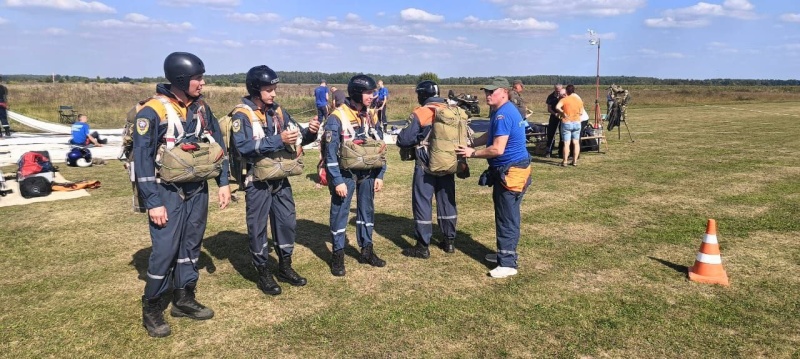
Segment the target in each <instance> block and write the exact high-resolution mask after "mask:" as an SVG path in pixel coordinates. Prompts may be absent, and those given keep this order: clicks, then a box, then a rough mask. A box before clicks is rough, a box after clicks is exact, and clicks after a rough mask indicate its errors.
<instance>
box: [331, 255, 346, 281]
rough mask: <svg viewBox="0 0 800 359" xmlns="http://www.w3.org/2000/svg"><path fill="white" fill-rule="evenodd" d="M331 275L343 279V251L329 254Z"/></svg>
mask: <svg viewBox="0 0 800 359" xmlns="http://www.w3.org/2000/svg"><path fill="white" fill-rule="evenodd" d="M331 274H333V275H335V276H337V277H344V274H345V269H344V249H340V250H338V251H334V252H333V253H332V254H331Z"/></svg>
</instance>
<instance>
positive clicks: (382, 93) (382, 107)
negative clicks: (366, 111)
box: [375, 80, 389, 132]
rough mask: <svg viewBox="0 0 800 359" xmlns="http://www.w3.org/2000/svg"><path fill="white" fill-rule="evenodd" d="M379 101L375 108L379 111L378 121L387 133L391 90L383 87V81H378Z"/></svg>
mask: <svg viewBox="0 0 800 359" xmlns="http://www.w3.org/2000/svg"><path fill="white" fill-rule="evenodd" d="M377 100H378V101H376V102H375V106H376V108H377V109H378V121H380V123H381V124H382V126H383V132H386V126H387V124H388V121H387V120H386V102H388V101H389V89H387V88H386V87H383V80H378V98H377Z"/></svg>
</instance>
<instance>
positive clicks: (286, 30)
mask: <svg viewBox="0 0 800 359" xmlns="http://www.w3.org/2000/svg"><path fill="white" fill-rule="evenodd" d="M280 32H281V33H282V34H285V35H290V36H299V37H307V38H320V37H333V33H331V32H329V31H316V30H306V29H298V28H296V27H282V28H281V29H280Z"/></svg>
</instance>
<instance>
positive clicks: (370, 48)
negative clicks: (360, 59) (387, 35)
mask: <svg viewBox="0 0 800 359" xmlns="http://www.w3.org/2000/svg"><path fill="white" fill-rule="evenodd" d="M386 50H387V48H386V47H385V46H374V45H368V46H364V45H362V46H359V47H358V51H361V52H384V51H386Z"/></svg>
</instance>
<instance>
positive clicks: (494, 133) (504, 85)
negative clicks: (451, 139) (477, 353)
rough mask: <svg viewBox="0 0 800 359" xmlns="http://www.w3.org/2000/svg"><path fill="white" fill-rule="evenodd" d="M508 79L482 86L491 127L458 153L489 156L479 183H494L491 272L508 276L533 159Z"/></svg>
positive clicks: (513, 263)
mask: <svg viewBox="0 0 800 359" xmlns="http://www.w3.org/2000/svg"><path fill="white" fill-rule="evenodd" d="M509 87H510V86H509V84H508V80H506V79H505V78H502V77H497V78H495V79H494V80H492V82H491V84H489V85H487V86H484V87H483V88H482V90H483V92H484V94H485V95H486V102H487V104H488V105H489V107H490V112H489V130H488V131H487V132H486V133H484V134H483V135H481V136H480V137H478V138H476V139H475V140H474V142H473V143H474V146H482V145H486V147H485V148H482V149H479V150H476V149H474V148H470V147H466V146H459V147H458V149H457V150H456V153H457V154H459V155H464V156H465V157H467V158H469V157H473V158H485V159H487V161H488V162H489V169H488V170H487V171H486V172H484V174H482V175H481V180H480V181H479V184H481V185H485V186H492V187H493V190H492V202H493V203H494V222H495V234H496V237H497V253H490V254H488V255H486V260H487V261H490V262H497V264H498V266H497V267H496V268H494V269H492V270H491V271H489V275H490V276H491V277H493V278H505V277H508V276H512V275H515V274H517V257H518V256H517V244H518V243H519V236H520V222H521V211H520V206H521V204H522V198H523V197H524V195H525V192H526V190H527V189H528V186H529V185H530V183H531V161H530V156H529V155H528V151H527V149H526V148H525V125H524V123H523V122H525V120H524V119H523V118H522V116H520V113H519V111H518V110H517V109H516V107H515V106H514V104H512V103H511V102H510V101H509V92H510V91H509Z"/></svg>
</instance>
